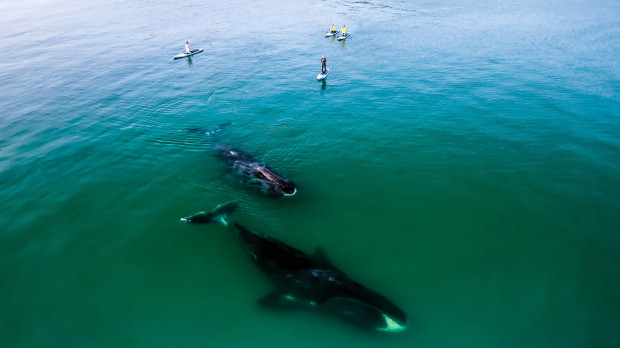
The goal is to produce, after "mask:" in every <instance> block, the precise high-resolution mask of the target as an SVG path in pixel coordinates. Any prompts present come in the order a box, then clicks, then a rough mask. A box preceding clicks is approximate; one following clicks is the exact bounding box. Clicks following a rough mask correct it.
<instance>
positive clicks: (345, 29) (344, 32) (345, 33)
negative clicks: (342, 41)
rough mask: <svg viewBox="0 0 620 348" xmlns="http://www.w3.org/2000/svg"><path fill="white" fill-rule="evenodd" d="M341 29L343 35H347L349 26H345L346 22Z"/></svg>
mask: <svg viewBox="0 0 620 348" xmlns="http://www.w3.org/2000/svg"><path fill="white" fill-rule="evenodd" d="M340 31H341V32H342V36H346V35H347V28H346V27H345V26H344V24H343V25H342V29H340Z"/></svg>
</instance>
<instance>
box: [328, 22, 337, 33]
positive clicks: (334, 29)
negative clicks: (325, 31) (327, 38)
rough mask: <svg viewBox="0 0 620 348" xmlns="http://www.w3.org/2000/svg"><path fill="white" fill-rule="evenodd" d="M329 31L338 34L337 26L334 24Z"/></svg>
mask: <svg viewBox="0 0 620 348" xmlns="http://www.w3.org/2000/svg"><path fill="white" fill-rule="evenodd" d="M329 31H331V32H332V33H337V32H338V29H336V26H335V25H333V24H332V26H331V27H329Z"/></svg>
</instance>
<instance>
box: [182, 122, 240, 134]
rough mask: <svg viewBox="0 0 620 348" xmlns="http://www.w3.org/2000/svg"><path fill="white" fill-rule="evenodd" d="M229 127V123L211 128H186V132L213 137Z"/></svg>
mask: <svg viewBox="0 0 620 348" xmlns="http://www.w3.org/2000/svg"><path fill="white" fill-rule="evenodd" d="M228 126H230V123H222V124H220V125H217V126H214V127H211V128H188V129H187V131H188V132H193V133H200V134H206V135H214V134H215V133H217V132H219V131H221V130H222V129H224V128H226V127H228Z"/></svg>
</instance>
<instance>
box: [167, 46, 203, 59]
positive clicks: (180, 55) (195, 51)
mask: <svg viewBox="0 0 620 348" xmlns="http://www.w3.org/2000/svg"><path fill="white" fill-rule="evenodd" d="M202 51H203V49H202V48H199V49H197V50H191V51H189V53H185V52H181V53H179V54H177V55H176V56H174V57H172V59H181V58H185V57H189V56H193V55H194V54H198V53H200V52H202Z"/></svg>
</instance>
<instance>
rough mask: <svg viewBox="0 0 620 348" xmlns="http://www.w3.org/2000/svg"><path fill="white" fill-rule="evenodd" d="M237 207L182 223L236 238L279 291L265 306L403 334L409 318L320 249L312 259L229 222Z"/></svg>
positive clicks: (225, 207)
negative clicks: (216, 225) (214, 225)
mask: <svg viewBox="0 0 620 348" xmlns="http://www.w3.org/2000/svg"><path fill="white" fill-rule="evenodd" d="M237 206H238V205H237V204H236V203H228V204H223V205H219V206H217V207H216V208H215V210H213V211H212V212H200V213H197V214H194V215H192V216H189V217H186V218H183V219H181V220H182V221H185V222H188V223H210V222H220V223H222V224H223V225H225V226H228V228H229V230H231V231H232V232H233V234H234V235H235V237H236V239H237V241H238V242H239V244H240V245H241V247H242V248H243V250H244V251H245V252H246V253H247V254H248V255H249V256H250V257H251V259H252V260H254V263H255V264H256V265H257V266H258V267H259V268H260V269H261V270H262V271H263V272H264V273H265V274H266V275H267V277H268V278H269V279H270V280H271V282H272V283H273V285H274V286H275V289H274V291H273V292H271V293H269V294H268V295H266V296H265V297H263V298H262V299H260V300H259V303H260V304H262V305H264V306H266V307H270V308H277V309H280V308H300V307H304V308H313V309H316V310H319V311H321V312H324V313H328V314H331V315H335V316H337V317H340V318H342V319H344V320H345V321H347V322H349V323H351V324H353V325H355V326H358V327H361V328H363V329H376V330H381V331H401V330H403V329H404V328H405V326H406V321H407V319H406V315H405V313H404V312H403V311H402V310H401V309H399V308H398V307H396V306H395V305H394V304H393V303H392V302H390V301H389V300H388V299H386V298H385V297H384V296H382V295H380V294H378V293H376V292H374V291H372V290H370V289H368V288H366V287H365V286H363V285H361V284H359V283H357V282H355V281H354V280H352V279H350V278H349V277H348V276H347V275H346V274H345V273H344V272H342V271H341V270H339V269H338V268H336V267H335V266H333V265H332V264H331V262H329V261H328V260H327V258H326V257H325V254H324V253H323V252H321V251H320V249H319V250H318V251H317V252H316V253H315V254H313V255H309V254H306V253H304V252H302V251H301V250H299V249H296V248H294V247H292V246H290V245H288V244H286V243H284V242H282V241H279V240H277V239H275V238H273V237H269V236H267V235H264V234H261V233H257V232H254V231H251V230H249V229H247V228H245V227H243V226H242V225H240V224H238V223H234V222H230V221H229V220H228V216H229V215H230V214H231V213H232V212H233V211H234V210H235V209H236V208H237Z"/></svg>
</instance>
